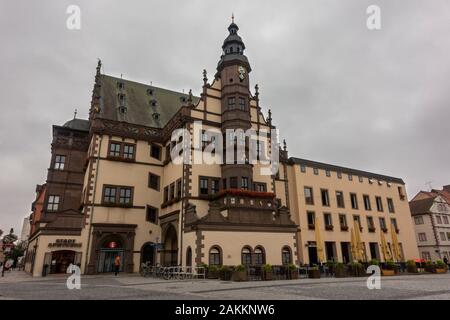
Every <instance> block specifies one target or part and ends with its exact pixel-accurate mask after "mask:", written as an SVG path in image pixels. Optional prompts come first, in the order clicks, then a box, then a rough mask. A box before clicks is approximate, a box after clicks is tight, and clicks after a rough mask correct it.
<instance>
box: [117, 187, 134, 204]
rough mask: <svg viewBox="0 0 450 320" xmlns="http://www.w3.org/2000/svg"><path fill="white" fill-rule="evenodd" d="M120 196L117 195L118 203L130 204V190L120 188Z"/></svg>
mask: <svg viewBox="0 0 450 320" xmlns="http://www.w3.org/2000/svg"><path fill="white" fill-rule="evenodd" d="M119 189H120V194H119V203H120V204H125V205H129V204H131V194H132V193H131V188H124V187H121V188H119Z"/></svg>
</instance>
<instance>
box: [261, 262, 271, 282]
mask: <svg viewBox="0 0 450 320" xmlns="http://www.w3.org/2000/svg"><path fill="white" fill-rule="evenodd" d="M262 269H263V279H264V280H273V271H272V266H271V265H270V264H265V265H263V267H262Z"/></svg>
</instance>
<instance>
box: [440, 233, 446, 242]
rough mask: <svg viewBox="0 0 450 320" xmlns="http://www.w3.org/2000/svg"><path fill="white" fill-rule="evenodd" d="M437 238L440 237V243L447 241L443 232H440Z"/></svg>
mask: <svg viewBox="0 0 450 320" xmlns="http://www.w3.org/2000/svg"><path fill="white" fill-rule="evenodd" d="M439 236H440V237H441V241H447V238H446V237H445V232H440V233H439Z"/></svg>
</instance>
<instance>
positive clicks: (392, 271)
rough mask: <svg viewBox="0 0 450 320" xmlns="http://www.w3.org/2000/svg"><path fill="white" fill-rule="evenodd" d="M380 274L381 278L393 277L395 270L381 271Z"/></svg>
mask: <svg viewBox="0 0 450 320" xmlns="http://www.w3.org/2000/svg"><path fill="white" fill-rule="evenodd" d="M381 274H382V275H383V276H394V275H395V270H387V269H382V270H381Z"/></svg>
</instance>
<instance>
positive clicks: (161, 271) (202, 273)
mask: <svg viewBox="0 0 450 320" xmlns="http://www.w3.org/2000/svg"><path fill="white" fill-rule="evenodd" d="M140 273H141V275H142V276H143V277H153V278H161V279H164V280H171V279H173V280H189V279H205V278H206V270H205V268H204V267H181V266H172V267H162V266H152V265H150V264H148V263H142V264H141V272H140Z"/></svg>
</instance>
